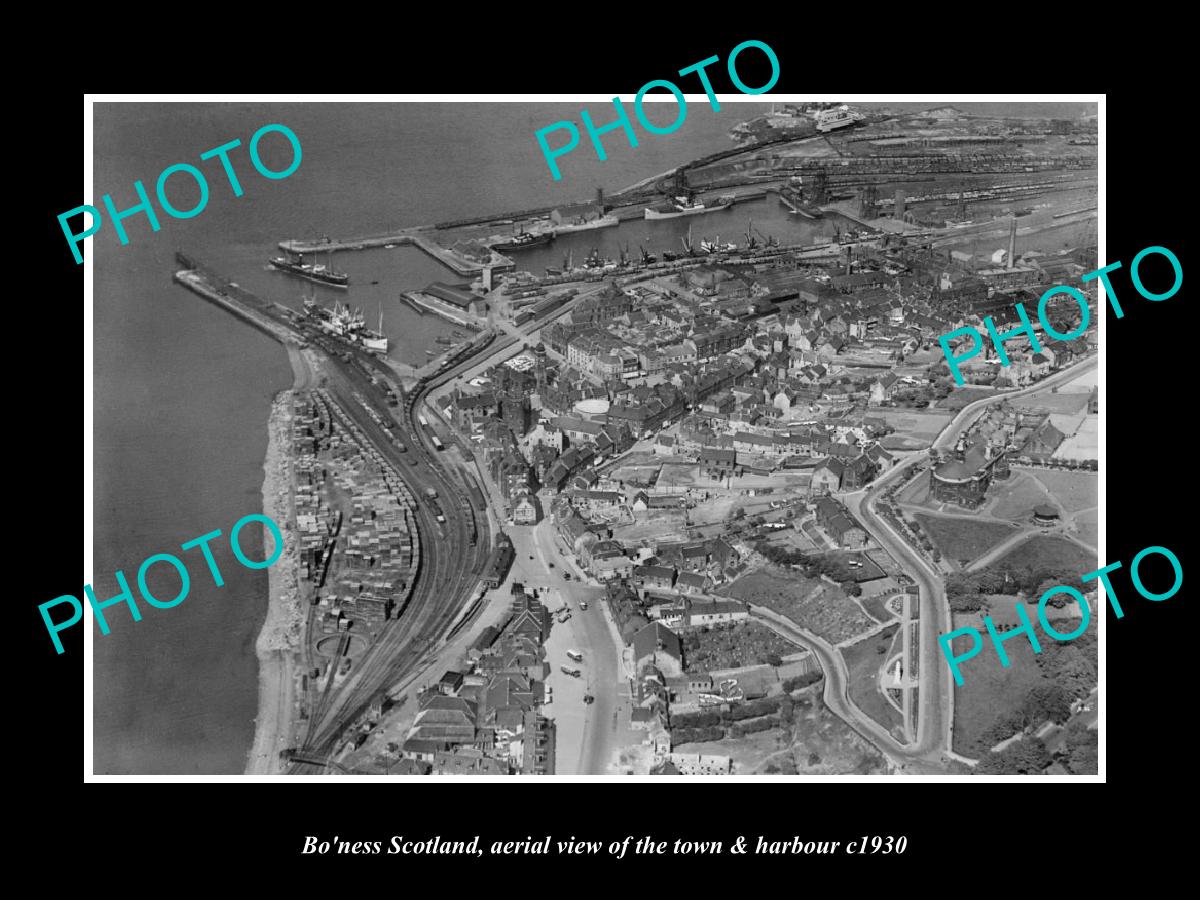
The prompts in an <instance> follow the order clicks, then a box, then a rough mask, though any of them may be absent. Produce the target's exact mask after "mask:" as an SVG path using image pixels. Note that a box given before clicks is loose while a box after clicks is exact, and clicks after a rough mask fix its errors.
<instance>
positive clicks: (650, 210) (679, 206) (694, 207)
mask: <svg viewBox="0 0 1200 900" xmlns="http://www.w3.org/2000/svg"><path fill="white" fill-rule="evenodd" d="M731 206H733V197H732V196H730V195H728V194H726V195H724V196H721V197H718V198H717V199H716V200H714V201H712V202H710V203H708V204H705V202H704V201H703V200H699V199H697V198H696V197H693V196H691V195H686V196H681V197H673V198H672V199H671V200H670V201H669V202H667V203H660V204H658V205H657V206H647V207H646V212H645V216H646V218H647V219H675V218H678V217H679V216H696V215H699V214H700V213H709V212H716V211H717V210H721V209H728V208H729V207H731Z"/></svg>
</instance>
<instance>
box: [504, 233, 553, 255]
mask: <svg viewBox="0 0 1200 900" xmlns="http://www.w3.org/2000/svg"><path fill="white" fill-rule="evenodd" d="M552 240H554V232H553V231H543V232H542V233H541V234H534V233H532V232H530V231H522V232H520V233H518V234H515V235H513V237H512V240H509V241H505V242H503V243H500V244H492V249H493V250H497V251H499V252H501V253H505V252H509V251H512V250H528V249H531V248H533V247H544V246H545V245H546V244H549V243H550V242H551V241H552Z"/></svg>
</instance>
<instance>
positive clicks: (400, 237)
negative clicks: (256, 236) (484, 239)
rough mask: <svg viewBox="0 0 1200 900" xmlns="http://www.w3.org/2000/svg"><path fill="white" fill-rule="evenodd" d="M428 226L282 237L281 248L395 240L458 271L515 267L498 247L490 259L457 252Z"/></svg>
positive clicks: (306, 249)
mask: <svg viewBox="0 0 1200 900" xmlns="http://www.w3.org/2000/svg"><path fill="white" fill-rule="evenodd" d="M428 230H429V229H428V228H427V227H422V228H420V229H415V228H406V229H404V230H403V231H397V232H394V233H392V234H377V235H371V236H369V237H357V238H344V239H342V240H336V241H334V240H328V239H321V240H290V241H280V242H279V249H281V250H285V251H287V252H288V253H296V254H299V253H330V252H334V251H339V250H369V249H372V248H376V247H387V246H388V245H391V244H395V245H397V246H401V245H412V246H414V247H417V248H419V249H421V250H424V251H425V252H426V253H428V254H429V255H430V256H432V257H433V258H434V259H436V260H437V261H438V262H440V263H441V264H442V265H444V266H446V267H447V268H449V269H453V270H454V271H455V272H457V273H458V274H459V275H478V274H479V273H480V272H482V271H483V270H484V269H485V268H491V269H494V270H499V271H502V270H505V269H512V268H515V267H516V263H514V262H513V261H512V260H511V259H510V258H509V257H507V256H504V255H503V254H501V253H497V252H496V251H495V250H489V252H490V253H491V256H490V257H489V258H488V259H487V260H476V259H472V258H470V257H467V256H464V255H463V254H461V253H457V252H455V251H454V250H451V249H449V248H447V247H443V246H442V245H441V244H439V243H437V242H436V241H435V240H433V238H432V237H430V236H429V235H428V234H426V233H425V232H426V231H428Z"/></svg>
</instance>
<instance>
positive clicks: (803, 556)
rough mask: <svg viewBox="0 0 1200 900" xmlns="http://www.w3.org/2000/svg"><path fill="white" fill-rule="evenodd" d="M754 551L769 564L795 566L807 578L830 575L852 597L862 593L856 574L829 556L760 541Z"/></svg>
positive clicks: (839, 560)
mask: <svg viewBox="0 0 1200 900" xmlns="http://www.w3.org/2000/svg"><path fill="white" fill-rule="evenodd" d="M754 549H755V550H757V551H758V552H759V553H761V554H762V556H763V558H764V559H766V560H767V562H770V563H774V564H775V565H777V566H795V567H796V568H798V569H799V570H800V572H801V574H802V575H804V576H805V577H806V578H817V577H819V576H821V575H828V576H829V577H830V578H832V579H834V580H835V581H840V582H842V589H843V590H845V591H846V592H847V593H849V594H851V596H854V597H857V596H858V595H859V594H861V593H862V588H859V587H858V583H857V582H856V581H854V579H853V574H854V573H853V572H851V571H850V568H849V567H848V566H847V565H846V563H845V562H844V561H843V560H841V559H838V558H836V557H830V556H827V555H826V554H824V553H805V552H804V551H802V550H792V549H789V548H788V547H782V546H780V545H779V544H771V543H768V542H766V541H759V542H758V543H756V544H755V545H754ZM848 584H853V585H854V588H853V589H852V588H849V587H847V585H848Z"/></svg>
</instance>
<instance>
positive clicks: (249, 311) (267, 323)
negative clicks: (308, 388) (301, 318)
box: [174, 253, 305, 346]
mask: <svg viewBox="0 0 1200 900" xmlns="http://www.w3.org/2000/svg"><path fill="white" fill-rule="evenodd" d="M175 259H176V260H177V261H178V262H179V264H180V265H181V266H183V268H182V269H180V270H179V271H178V272H176V273H175V275H174V280H175V281H177V282H179V283H180V284H181V285H183V286H184V287H185V288H187V289H188V290H190V291H192V292H194V293H196V294H198V295H200V296H201V297H203V298H204V299H205V300H207V301H209V302H210V303H212V304H214V305H215V306H219V307H221V309H223V310H225V311H226V312H229V313H232V314H233V315H234V316H236V317H237V318H239V319H241V320H242V321H243V322H246V323H247V324H249V325H252V326H254V327H255V328H257V329H258V330H259V331H261V332H263V333H264V334H266V335H267V336H268V337H272V338H274V339H275V340H277V341H279V343H281V344H283V345H285V346H287V345H289V344H294V345H297V346H304V344H305V341H304V340H303V339H302V338H300V337H298V336H297V335H296V334H295V332H293V331H292V330H291V329H290V328H288V327H287V326H286V325H284V324H283V323H281V322H278V321H276V320H275V319H274V318H272V317H271V316H270V315H269V314H268V310H270V309H272V308H278V309H279V310H280V311H285V310H286V312H288V313H290V312H291V311H290V310H287V308H286V307H282V306H278V304H275V303H271V302H269V301H265V300H260V299H259V298H257V297H255V296H254V295H253V294H251V293H249V292H247V291H243V290H242V289H241V288H239V287H238V286H237V285H236V284H233V283H232V282H228V281H225V279H223V278H221V277H220V276H218V275H215V274H213V273H211V272H209V271H207V270H206V269H204V267H203V266H201V265H200V263H198V262H197V261H196V260H195V259H192V258H191V257H188V256H185V255H184V254H183V253H176V254H175Z"/></svg>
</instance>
